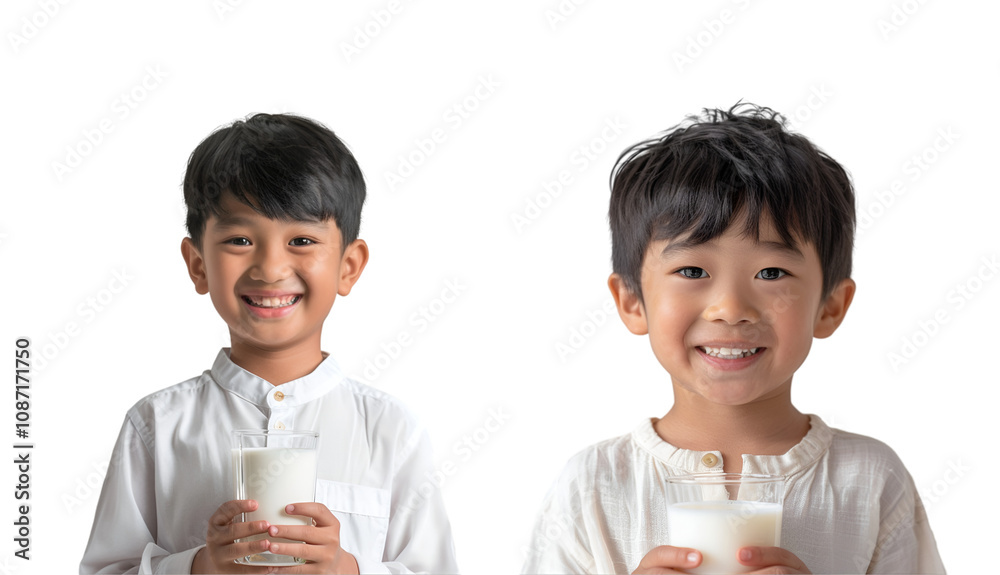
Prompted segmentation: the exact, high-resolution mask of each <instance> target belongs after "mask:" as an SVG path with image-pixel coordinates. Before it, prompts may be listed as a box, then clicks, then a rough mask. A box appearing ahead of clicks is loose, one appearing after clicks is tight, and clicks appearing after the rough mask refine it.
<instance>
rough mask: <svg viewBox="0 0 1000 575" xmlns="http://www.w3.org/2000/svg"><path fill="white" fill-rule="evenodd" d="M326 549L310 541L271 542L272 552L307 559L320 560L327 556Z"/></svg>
mask: <svg viewBox="0 0 1000 575" xmlns="http://www.w3.org/2000/svg"><path fill="white" fill-rule="evenodd" d="M324 552H325V549H324V548H323V547H322V546H321V545H310V544H308V543H284V542H282V543H274V542H272V543H271V553H280V554H281V555H291V556H292V557H298V558H299V559H305V560H306V561H314V562H319V561H322V560H323V559H324V557H325V555H324Z"/></svg>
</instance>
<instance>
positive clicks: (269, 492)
mask: <svg viewBox="0 0 1000 575" xmlns="http://www.w3.org/2000/svg"><path fill="white" fill-rule="evenodd" d="M318 440H319V434H318V433H315V432H311V431H310V432H294V431H271V430H266V429H263V430H237V431H234V432H233V492H234V495H235V497H234V499H253V500H255V501H257V510H256V511H252V512H250V513H244V514H243V517H242V518H241V519H240V521H260V520H265V521H267V522H268V523H269V524H271V525H309V524H310V523H311V521H310V519H309V518H308V517H297V516H294V515H288V514H287V513H285V506H286V505H288V504H290V503H302V502H310V501H314V500H315V499H316V462H317V458H316V445H317V443H318ZM264 537H265V535H264V534H261V535H255V536H253V537H248V538H247V539H242V540H240V541H253V540H258V539H263V538H264ZM268 539H270V540H271V541H272V542H274V543H282V542H285V543H301V541H290V540H288V539H282V538H279V537H268ZM236 562H237V563H242V564H244V565H269V566H273V567H281V566H290V565H301V564H302V563H305V560H303V559H301V558H298V557H291V556H289V555H280V554H276V553H271V552H270V551H265V552H263V553H257V554H254V555H248V556H246V557H242V558H240V559H238V560H237V561H236Z"/></svg>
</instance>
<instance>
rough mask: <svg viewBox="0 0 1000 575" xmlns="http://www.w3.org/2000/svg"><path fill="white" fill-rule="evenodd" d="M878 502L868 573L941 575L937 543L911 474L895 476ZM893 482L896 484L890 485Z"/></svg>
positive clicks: (941, 569) (941, 566) (942, 570)
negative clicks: (878, 520) (878, 514)
mask: <svg viewBox="0 0 1000 575" xmlns="http://www.w3.org/2000/svg"><path fill="white" fill-rule="evenodd" d="M893 479H898V482H895V481H893V482H890V483H889V484H888V485H887V486H886V489H885V491H883V494H882V498H881V501H880V516H881V519H880V525H879V534H878V541H877V542H876V544H875V551H874V553H873V554H872V560H871V563H870V564H869V566H868V573H912V574H939V573H944V572H945V569H944V564H943V563H942V562H941V556H940V555H939V554H938V550H937V542H936V541H935V540H934V533H932V532H931V527H930V523H929V522H928V520H927V513H926V511H925V510H924V506H923V503H922V502H921V501H920V496H919V494H918V493H917V489H916V486H915V485H914V483H913V478H912V477H910V474H909V473H907V472H905V471H904V472H903V473H900V474H894V478H893ZM892 483H896V484H895V485H892Z"/></svg>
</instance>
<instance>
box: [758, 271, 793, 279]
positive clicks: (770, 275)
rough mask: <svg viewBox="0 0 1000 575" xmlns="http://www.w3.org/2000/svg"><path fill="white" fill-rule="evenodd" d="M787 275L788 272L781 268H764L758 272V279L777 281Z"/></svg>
mask: <svg viewBox="0 0 1000 575" xmlns="http://www.w3.org/2000/svg"><path fill="white" fill-rule="evenodd" d="M786 275H788V272H786V271H785V270H783V269H780V268H764V269H762V270H760V271H759V272H757V277H758V278H760V279H762V280H776V279H778V278H780V277H782V276H786Z"/></svg>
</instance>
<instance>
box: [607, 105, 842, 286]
mask: <svg viewBox="0 0 1000 575" xmlns="http://www.w3.org/2000/svg"><path fill="white" fill-rule="evenodd" d="M744 215H745V216H746V217H745V223H744V229H743V233H744V234H746V236H747V237H753V238H754V239H755V240H757V239H759V238H760V234H759V232H760V229H759V226H760V222H761V218H762V217H764V216H770V218H771V220H772V221H773V222H774V226H775V228H776V229H777V231H778V233H779V234H780V236H781V240H782V241H783V242H784V243H785V244H787V245H788V246H791V247H796V243H797V242H796V237H798V238H800V239H801V240H804V241H806V242H810V243H812V244H813V245H815V246H816V251H817V252H818V253H819V259H820V263H821V265H822V267H823V297H824V299H825V298H826V297H827V296H828V295H829V294H830V293H831V292H832V290H833V288H834V287H836V286H837V284H839V283H840V281H841V280H843V279H845V278H848V277H850V275H851V253H852V251H853V249H854V226H855V214H854V188H853V185H852V184H851V179H850V176H849V175H848V173H847V172H846V171H845V170H844V168H843V167H842V166H841V165H840V164H838V163H837V162H836V161H834V160H833V159H832V158H830V156H828V155H827V154H826V153H824V152H823V151H821V150H820V149H818V148H817V147H816V146H814V145H813V144H812V142H810V141H809V140H808V139H806V138H805V136H801V135H799V134H794V133H791V132H789V131H788V130H787V129H786V126H785V119H784V118H783V117H782V116H781V115H780V114H778V113H777V112H775V111H774V110H771V109H770V108H765V107H760V106H756V105H753V104H747V103H742V102H738V103H737V104H736V105H734V106H733V107H732V108H730V109H729V110H721V109H707V108H706V109H705V110H703V113H702V115H700V116H697V115H692V116H688V117H687V119H686V120H685V122H682V123H681V124H678V125H677V126H674V127H673V128H670V129H668V130H667V131H666V132H664V133H663V134H661V135H659V136H657V137H654V138H651V139H649V140H645V141H643V142H639V143H638V144H636V145H634V146H632V147H630V148H628V149H627V150H625V151H624V152H623V153H622V155H621V156H620V157H619V158H618V161H617V162H616V164H615V167H614V168H613V169H612V171H611V207H610V210H609V212H608V218H609V220H610V224H611V244H612V249H611V253H612V256H611V257H612V267H613V269H614V272H615V273H617V274H619V275H620V276H621V277H622V278H623V279H624V280H625V284H626V286H627V287H628V288H629V289H630V290H631V291H632V292H633V293H635V294H637V295H638V296H639V298H640V301H641V298H642V290H641V287H640V285H641V284H640V275H641V272H642V263H643V258H644V257H645V253H646V250H647V248H648V246H649V244H650V242H654V241H662V240H668V241H669V240H674V239H677V238H678V237H680V236H682V235H686V236H687V237H686V238H685V240H686V241H689V242H692V243H694V244H696V245H697V244H701V243H704V242H708V241H710V240H712V239H714V238H716V237H718V236H721V235H722V234H724V233H725V231H726V230H727V229H728V228H729V226H730V224H732V223H733V221H734V220H736V219H737V218H739V217H742V216H744Z"/></svg>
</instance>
